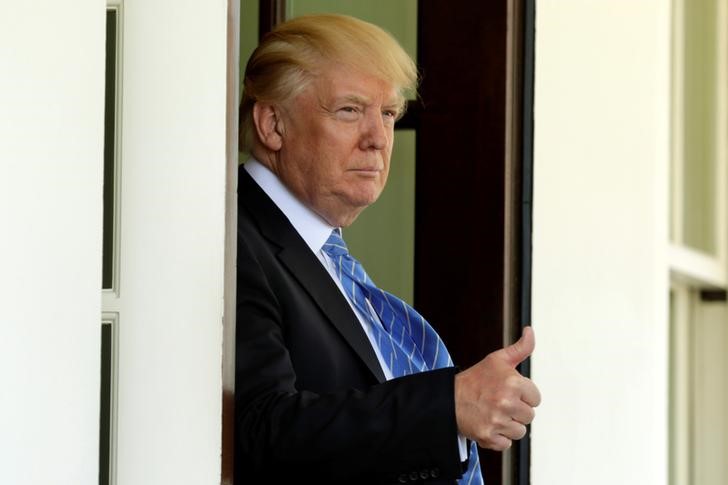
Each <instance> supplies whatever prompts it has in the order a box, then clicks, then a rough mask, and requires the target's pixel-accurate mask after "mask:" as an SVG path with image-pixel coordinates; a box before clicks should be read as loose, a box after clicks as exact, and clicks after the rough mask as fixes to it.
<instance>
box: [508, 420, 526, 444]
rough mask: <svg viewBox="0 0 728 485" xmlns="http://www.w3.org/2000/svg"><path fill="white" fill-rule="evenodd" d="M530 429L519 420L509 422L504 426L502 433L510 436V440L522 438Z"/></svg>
mask: <svg viewBox="0 0 728 485" xmlns="http://www.w3.org/2000/svg"><path fill="white" fill-rule="evenodd" d="M527 432H528V430H527V429H526V426H525V425H523V424H521V423H519V422H517V421H511V422H510V423H508V425H507V426H505V427H504V429H503V431H502V432H501V434H502V435H503V436H505V437H506V438H508V439H509V440H520V439H521V438H523V437H524V436H526V433H527Z"/></svg>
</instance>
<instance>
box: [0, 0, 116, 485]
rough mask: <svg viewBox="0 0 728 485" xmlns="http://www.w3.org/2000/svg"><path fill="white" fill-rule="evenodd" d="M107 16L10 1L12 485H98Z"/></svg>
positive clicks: (0, 285) (4, 82) (6, 266)
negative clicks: (102, 195) (51, 484)
mask: <svg viewBox="0 0 728 485" xmlns="http://www.w3.org/2000/svg"><path fill="white" fill-rule="evenodd" d="M104 19H105V17H104V4H103V2H98V1H95V0H77V1H74V2H57V1H34V2H23V1H21V2H1V3H0V73H1V74H0V383H1V384H0V386H1V390H0V450H2V451H1V452H0V483H7V484H13V485H21V484H33V485H36V484H40V483H49V484H50V483H53V484H69V485H77V484H90V483H96V482H98V470H97V466H98V465H97V464H98V427H99V404H98V403H99V353H100V322H99V316H100V311H101V310H100V303H101V300H100V288H101V224H102V211H101V209H102V206H101V193H102V184H103V178H102V169H103V119H104V35H105V34H104V29H105V20H104Z"/></svg>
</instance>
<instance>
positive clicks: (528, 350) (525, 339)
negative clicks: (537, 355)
mask: <svg viewBox="0 0 728 485" xmlns="http://www.w3.org/2000/svg"><path fill="white" fill-rule="evenodd" d="M535 347H536V339H535V337H534V335H533V329H532V328H531V327H523V333H522V334H521V338H520V339H518V341H517V342H516V343H514V344H511V345H509V346H508V347H505V348H503V349H501V350H500V351H499V353H500V355H501V356H502V358H503V359H505V360H506V361H507V362H508V363H509V364H510V365H511V366H512V367H516V366H517V365H518V364H520V363H521V362H523V361H524V360H526V359H527V358H528V356H529V355H531V354H532V353H533V349H534V348H535Z"/></svg>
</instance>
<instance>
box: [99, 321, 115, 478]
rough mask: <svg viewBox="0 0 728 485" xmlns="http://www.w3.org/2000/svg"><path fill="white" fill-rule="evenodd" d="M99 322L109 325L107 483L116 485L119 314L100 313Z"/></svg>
mask: <svg viewBox="0 0 728 485" xmlns="http://www.w3.org/2000/svg"><path fill="white" fill-rule="evenodd" d="M101 324H102V325H103V324H110V325H111V376H110V378H111V399H110V400H111V408H110V409H109V413H110V419H109V424H110V430H109V434H110V443H109V485H116V475H117V473H116V471H117V462H116V457H117V443H118V440H117V437H118V436H119V433H118V416H119V398H118V396H119V314H118V313H117V312H107V311H104V312H102V313H101Z"/></svg>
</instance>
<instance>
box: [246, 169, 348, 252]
mask: <svg viewBox="0 0 728 485" xmlns="http://www.w3.org/2000/svg"><path fill="white" fill-rule="evenodd" d="M243 168H244V169H245V171H247V172H248V174H249V175H250V176H251V177H253V180H255V182H256V183H257V184H258V185H259V186H260V188H261V189H263V192H265V193H266V194H267V195H268V197H270V198H271V200H273V203H275V205H276V206H278V208H279V209H280V210H281V212H283V214H284V215H285V216H286V217H287V218H288V220H289V221H290V222H291V224H292V225H293V227H294V229H296V232H298V234H299V235H300V236H301V238H303V240H304V241H305V242H306V244H307V245H308V247H309V248H311V251H313V252H314V253H318V252H319V251H321V248H322V247H323V246H324V243H325V242H326V240H327V239H328V238H329V236H330V235H331V231H332V230H334V229H335V228H334V227H333V226H331V225H329V223H328V222H326V221H325V220H323V219H322V218H321V216H319V215H318V214H316V213H315V212H314V211H312V210H311V209H309V208H308V207H307V206H306V205H304V204H303V203H302V202H301V201H300V200H298V198H296V196H295V195H293V193H292V192H291V191H290V190H288V187H286V186H285V185H284V184H283V182H281V180H280V179H279V178H278V177H277V176H276V174H274V173H273V172H271V171H270V169H268V167H266V166H265V165H263V164H262V163H260V162H259V161H257V160H255V159H253V158H251V159H249V160H248V161H247V162H245V165H244V167H243Z"/></svg>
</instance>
